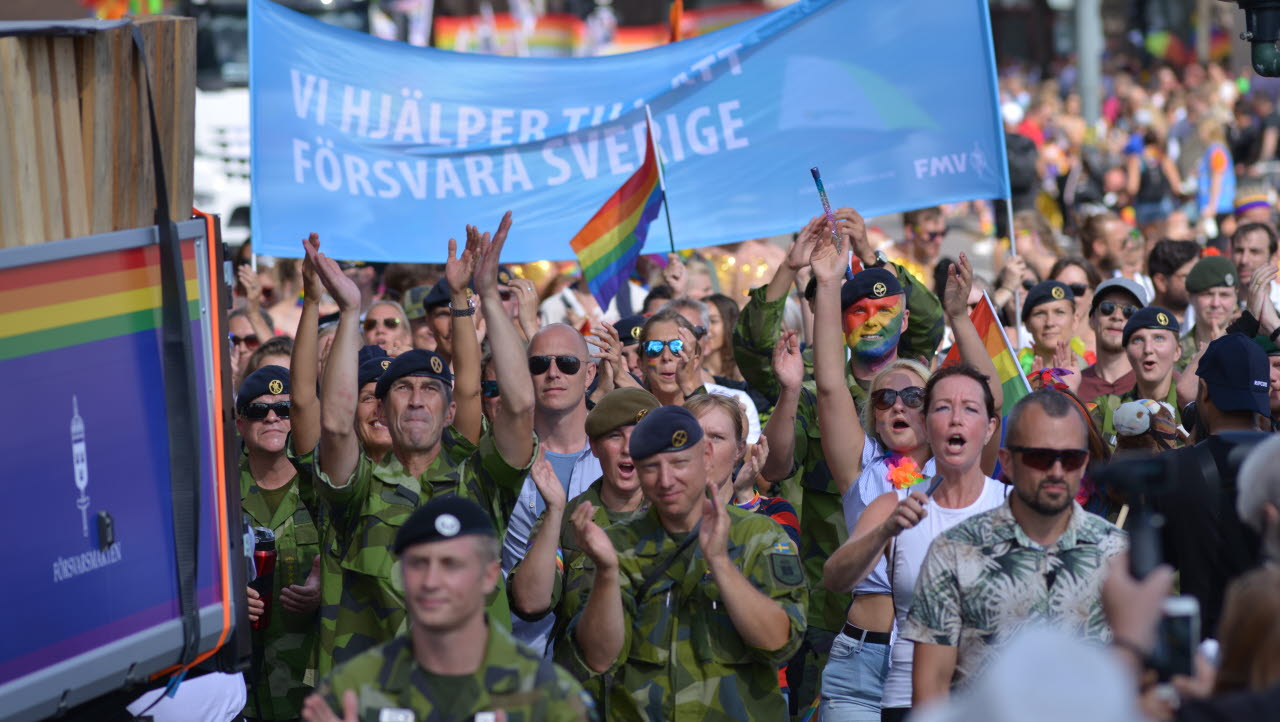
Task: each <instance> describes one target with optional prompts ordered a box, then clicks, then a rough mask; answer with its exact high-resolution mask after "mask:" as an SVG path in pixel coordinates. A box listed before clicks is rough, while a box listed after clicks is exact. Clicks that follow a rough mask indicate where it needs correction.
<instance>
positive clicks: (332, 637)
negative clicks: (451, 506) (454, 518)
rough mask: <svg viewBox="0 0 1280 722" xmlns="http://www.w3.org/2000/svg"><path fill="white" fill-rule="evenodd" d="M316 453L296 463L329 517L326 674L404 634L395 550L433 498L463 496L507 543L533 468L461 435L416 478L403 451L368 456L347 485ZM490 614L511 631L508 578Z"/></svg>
mask: <svg viewBox="0 0 1280 722" xmlns="http://www.w3.org/2000/svg"><path fill="white" fill-rule="evenodd" d="M536 455H537V449H536V448H535V449H534V456H535V457H536ZM315 456H316V452H315V451H312V452H310V453H308V454H305V455H303V456H301V457H298V459H297V460H296V462H295V463H296V464H298V465H299V466H301V467H303V468H308V469H312V470H313V473H314V475H315V478H316V490H317V491H318V492H319V495H320V497H321V499H323V500H324V502H325V509H326V513H327V515H328V519H329V533H328V534H326V535H325V539H324V545H323V549H324V551H323V553H322V554H321V561H320V567H321V582H320V650H321V654H320V655H319V660H318V663H317V672H318V673H319V674H320V676H324V675H325V674H327V673H328V672H329V671H331V670H332V669H333V665H334V664H335V663H339V662H343V661H346V660H348V659H351V658H352V657H354V656H355V655H356V654H358V653H360V652H363V651H364V650H366V649H369V648H370V647H373V646H375V645H377V644H380V643H382V642H386V641H389V640H390V639H391V638H392V637H394V636H395V635H396V634H399V633H400V632H402V631H404V629H405V624H406V615H405V606H404V589H403V582H402V580H401V578H400V572H399V561H398V560H397V559H396V558H395V555H394V554H393V553H392V551H391V548H392V546H393V545H394V542H395V537H396V533H397V532H398V531H399V530H400V527H401V526H402V525H403V524H404V522H405V521H406V520H408V518H409V515H410V514H412V513H413V511H414V509H416V508H418V507H419V506H422V505H423V504H426V503H427V502H428V501H430V500H431V499H432V497H435V496H443V495H448V494H458V495H460V496H464V497H466V498H469V499H473V500H475V501H476V502H477V503H479V504H480V505H481V506H482V507H484V508H485V509H486V510H487V511H488V512H489V513H490V515H491V517H492V519H493V522H494V527H495V528H496V529H497V530H498V536H499V538H501V536H502V534H503V530H504V529H505V527H506V524H505V522H506V520H507V518H508V517H509V516H510V515H511V510H512V508H513V506H514V505H515V498H516V494H517V493H518V492H519V491H520V486H521V484H522V483H523V481H524V477H525V476H526V475H528V473H529V468H528V467H527V466H526V467H525V468H523V469H517V468H514V467H512V466H510V465H509V464H507V463H506V461H505V460H504V459H503V458H502V455H501V454H500V453H499V452H498V449H497V447H496V446H495V444H494V441H493V437H492V436H489V435H486V436H484V437H482V438H481V439H480V444H479V446H478V447H477V446H475V445H472V444H470V443H469V442H467V441H466V440H465V439H462V438H461V437H456V438H454V439H452V440H451V442H450V443H448V444H445V445H444V446H443V448H441V450H440V454H439V455H438V456H437V457H436V458H435V460H434V461H433V462H432V463H431V466H429V467H427V470H426V471H424V472H423V473H422V475H421V476H418V477H416V478H415V477H412V476H409V475H408V474H407V473H406V472H405V470H404V467H403V466H402V465H401V464H400V460H399V459H397V458H396V456H395V454H388V455H387V458H386V459H384V460H383V461H382V462H380V463H375V462H374V461H373V460H372V459H370V458H369V457H368V456H367V455H365V454H364V453H361V455H360V461H359V462H358V463H357V465H356V469H355V471H354V472H352V475H351V479H350V480H349V481H348V483H347V484H346V485H344V486H340V487H339V486H335V485H334V484H333V482H332V481H331V480H330V479H329V477H328V476H327V475H326V474H324V473H323V472H321V471H320V468H319V464H318V463H317V462H316V458H315ZM489 613H490V614H491V615H492V618H493V619H494V620H495V621H496V622H497V623H498V624H500V625H502V626H506V627H508V628H509V627H510V622H511V612H510V607H509V606H508V604H507V595H506V592H505V590H504V589H503V588H502V580H501V579H499V585H498V590H497V592H496V593H495V595H494V596H493V597H492V598H491V599H490V606H489Z"/></svg>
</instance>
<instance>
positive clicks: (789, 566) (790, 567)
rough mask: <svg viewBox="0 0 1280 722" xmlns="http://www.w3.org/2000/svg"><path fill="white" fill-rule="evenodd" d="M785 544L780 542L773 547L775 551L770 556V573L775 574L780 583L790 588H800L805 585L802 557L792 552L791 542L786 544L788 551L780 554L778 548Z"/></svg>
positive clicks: (774, 576)
mask: <svg viewBox="0 0 1280 722" xmlns="http://www.w3.org/2000/svg"><path fill="white" fill-rule="evenodd" d="M783 544H784V543H783V542H778V543H777V544H775V545H774V546H773V551H772V552H771V553H770V554H769V571H771V572H772V573H773V578H774V579H776V580H777V581H778V583H780V584H785V585H787V586H789V587H795V586H799V585H800V584H803V583H804V569H802V568H801V566H800V556H799V555H798V554H796V553H795V551H793V550H791V542H790V541H787V542H785V545H786V547H787V549H788V551H787V552H786V553H783V552H779V551H778V547H780V546H783Z"/></svg>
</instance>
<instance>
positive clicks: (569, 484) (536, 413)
mask: <svg viewBox="0 0 1280 722" xmlns="http://www.w3.org/2000/svg"><path fill="white" fill-rule="evenodd" d="M528 353H529V373H530V374H531V375H532V376H533V395H534V410H533V429H534V431H535V432H537V434H538V439H539V440H540V443H541V448H542V451H543V454H544V455H545V457H546V459H547V461H548V462H550V464H551V468H552V469H554V470H555V473H556V478H558V479H559V480H560V484H561V485H562V486H563V487H564V489H565V497H566V498H567V499H573V498H574V497H576V496H577V495H579V494H581V493H582V492H584V491H586V489H587V488H588V487H589V486H591V483H592V482H594V481H595V480H596V479H599V478H600V473H601V472H600V461H599V460H598V459H596V457H595V455H594V454H592V453H591V445H590V443H589V442H588V439H587V431H586V423H587V388H588V387H589V386H590V385H591V382H592V381H593V380H594V379H595V376H596V366H595V363H593V362H592V359H591V354H590V353H589V352H588V350H587V342H586V339H584V338H583V337H582V334H580V333H578V332H577V331H576V330H575V329H574V328H573V327H572V326H568V325H566V324H563V323H554V324H551V325H549V326H545V327H543V328H542V329H541V330H540V331H538V333H536V334H534V336H533V338H532V339H530V340H529V352H528ZM496 423H499V424H501V423H502V420H501V419H498V420H497V422H496ZM546 507H547V505H546V502H545V501H543V499H542V495H541V494H539V493H538V489H537V487H536V486H535V485H534V482H533V479H532V477H530V478H526V479H525V481H524V487H523V488H522V489H521V490H520V498H519V500H518V501H517V503H516V508H515V510H514V512H512V514H511V523H510V524H509V525H508V527H507V536H506V538H505V539H504V540H503V542H502V572H503V574H506V573H508V572H510V571H511V569H512V567H514V566H515V565H516V564H517V563H518V562H519V561H520V560H521V559H524V555H525V554H526V553H527V552H528V550H529V543H530V538H531V537H532V535H533V525H534V522H536V521H537V520H538V516H540V515H541V514H542V512H543V511H545V510H546ZM552 621H553V620H552V619H551V618H549V617H548V618H544V619H542V620H539V621H537V622H524V621H523V620H521V619H519V618H516V619H514V620H513V622H514V624H513V628H512V631H513V632H514V634H515V636H516V639H519V640H520V641H522V642H524V643H525V644H528V645H529V646H531V647H533V648H534V649H535V650H537V651H542V650H543V649H545V648H546V644H547V635H548V634H549V632H550V630H551V623H552Z"/></svg>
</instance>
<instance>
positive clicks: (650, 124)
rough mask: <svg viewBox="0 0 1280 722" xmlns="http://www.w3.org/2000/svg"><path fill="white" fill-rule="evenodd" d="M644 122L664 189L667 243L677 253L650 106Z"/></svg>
mask: <svg viewBox="0 0 1280 722" xmlns="http://www.w3.org/2000/svg"><path fill="white" fill-rule="evenodd" d="M644 122H645V124H646V129H647V130H648V131H649V132H648V135H649V152H650V153H653V158H654V160H656V161H657V162H658V187H659V188H661V189H662V215H663V216H665V217H666V219H667V241H668V242H669V243H670V244H671V252H672V253H675V252H676V234H675V232H674V231H672V230H671V207H670V203H669V202H668V200H667V176H666V173H665V172H664V171H663V169H662V154H661V153H659V152H658V137H657V136H656V135H654V132H653V112H652V111H651V110H649V104H648V103H645V104H644Z"/></svg>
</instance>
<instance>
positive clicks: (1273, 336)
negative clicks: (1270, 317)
mask: <svg viewBox="0 0 1280 722" xmlns="http://www.w3.org/2000/svg"><path fill="white" fill-rule="evenodd" d="M1276 337H1280V326H1277V327H1276V330H1274V331H1272V332H1271V336H1270V339H1271V343H1275V342H1276Z"/></svg>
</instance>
